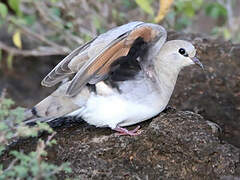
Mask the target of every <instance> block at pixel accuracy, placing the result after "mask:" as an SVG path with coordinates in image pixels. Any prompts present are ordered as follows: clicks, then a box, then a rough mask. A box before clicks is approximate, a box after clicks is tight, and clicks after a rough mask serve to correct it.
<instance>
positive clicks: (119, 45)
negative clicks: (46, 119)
mask: <svg viewBox="0 0 240 180" xmlns="http://www.w3.org/2000/svg"><path fill="white" fill-rule="evenodd" d="M158 33H159V32H158V31H156V30H155V29H154V28H152V27H150V26H147V25H145V26H144V25H143V26H138V27H136V28H135V29H133V30H132V31H130V32H128V34H127V35H126V36H125V37H122V36H121V38H119V39H116V40H115V43H112V45H109V47H108V48H106V50H105V51H103V52H102V53H101V54H99V55H98V56H97V57H96V59H94V60H93V61H92V62H90V63H89V64H88V65H87V66H84V67H83V69H80V71H79V72H78V73H77V74H76V76H75V77H74V78H73V80H72V83H71V84H70V86H69V87H68V90H67V94H68V95H69V96H74V95H76V94H77V93H78V92H80V91H81V89H82V87H83V86H84V85H85V84H86V83H88V82H91V84H94V83H97V82H99V81H102V80H103V79H104V78H105V77H106V75H107V74H108V73H109V70H110V66H111V64H112V63H113V62H114V61H115V60H117V59H118V58H119V57H121V56H126V55H127V54H128V52H129V50H130V48H131V47H132V45H133V43H134V41H135V40H136V39H138V38H139V37H141V38H143V40H144V41H145V42H146V43H149V42H152V41H154V40H155V39H156V37H157V36H158Z"/></svg>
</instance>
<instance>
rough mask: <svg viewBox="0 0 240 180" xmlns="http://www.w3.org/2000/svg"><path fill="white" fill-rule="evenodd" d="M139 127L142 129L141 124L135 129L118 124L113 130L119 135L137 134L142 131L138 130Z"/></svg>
mask: <svg viewBox="0 0 240 180" xmlns="http://www.w3.org/2000/svg"><path fill="white" fill-rule="evenodd" d="M139 129H140V126H137V127H136V128H135V129H133V130H127V129H125V128H122V127H119V126H117V127H116V128H114V129H113V130H115V131H117V132H118V133H117V135H119V136H123V135H130V136H137V135H140V134H141V132H137V131H138V130H139Z"/></svg>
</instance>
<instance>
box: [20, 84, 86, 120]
mask: <svg viewBox="0 0 240 180" xmlns="http://www.w3.org/2000/svg"><path fill="white" fill-rule="evenodd" d="M70 83H71V82H66V83H64V84H62V85H61V86H60V87H59V88H58V89H57V90H56V91H54V92H53V93H52V94H51V95H49V96H48V97H46V98H45V99H43V100H42V101H41V102H39V103H38V104H37V105H35V106H34V107H33V108H32V109H28V110H26V111H25V114H24V119H25V120H24V123H26V124H31V123H36V122H50V121H52V120H54V119H56V118H59V117H62V116H65V115H67V114H69V113H71V112H73V111H75V110H77V109H79V108H81V105H83V104H84V103H85V101H86V99H87V98H88V96H89V91H88V89H87V88H86V89H83V90H82V91H81V93H80V94H78V95H77V96H74V97H69V96H66V90H67V87H68V85H69V84H70Z"/></svg>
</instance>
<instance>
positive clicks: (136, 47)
mask: <svg viewBox="0 0 240 180" xmlns="http://www.w3.org/2000/svg"><path fill="white" fill-rule="evenodd" d="M147 47H148V46H147V43H146V42H144V40H143V38H141V37H139V38H137V39H136V40H135V41H134V43H133V45H132V47H131V49H130V50H129V52H128V55H127V56H122V57H120V58H118V59H117V60H116V61H115V62H114V63H113V64H112V65H111V68H110V72H109V75H108V78H107V79H106V80H105V82H106V83H107V84H110V85H111V86H112V87H113V88H116V84H117V82H119V81H126V80H131V79H134V77H135V76H136V75H137V74H138V73H139V71H140V70H141V66H140V64H139V61H138V58H141V57H143V56H144V54H145V53H146V50H147ZM117 89H118V88H117Z"/></svg>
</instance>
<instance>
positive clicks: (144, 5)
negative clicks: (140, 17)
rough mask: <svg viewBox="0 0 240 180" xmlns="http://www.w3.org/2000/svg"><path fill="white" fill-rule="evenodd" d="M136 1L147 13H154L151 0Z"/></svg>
mask: <svg viewBox="0 0 240 180" xmlns="http://www.w3.org/2000/svg"><path fill="white" fill-rule="evenodd" d="M135 2H136V3H137V5H138V6H139V7H140V8H142V10H144V11H145V12H146V13H148V14H150V15H152V16H153V15H154V11H153V9H152V7H151V3H150V1H149V0H135Z"/></svg>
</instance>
